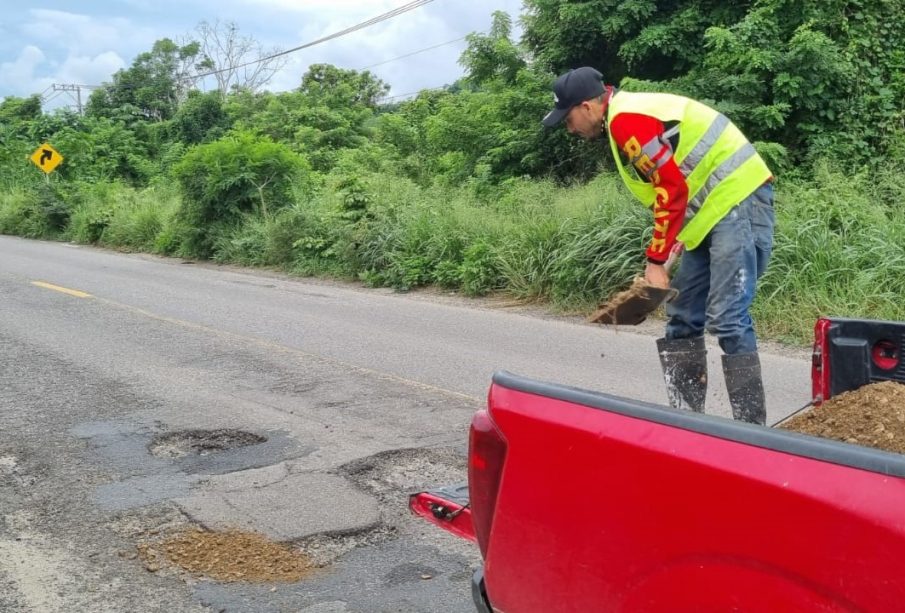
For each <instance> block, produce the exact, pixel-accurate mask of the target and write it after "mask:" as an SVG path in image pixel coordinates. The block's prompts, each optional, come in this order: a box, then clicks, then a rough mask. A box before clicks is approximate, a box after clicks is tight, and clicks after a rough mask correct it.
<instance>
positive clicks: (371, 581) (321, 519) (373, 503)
mask: <svg viewBox="0 0 905 613" xmlns="http://www.w3.org/2000/svg"><path fill="white" fill-rule="evenodd" d="M656 328H657V324H654V323H652V324H650V325H647V327H645V328H642V329H641V330H640V331H641V333H639V332H638V331H637V330H633V331H631V332H629V331H628V330H624V329H621V330H618V331H615V332H614V331H611V330H605V329H602V328H598V327H592V326H589V325H586V324H583V323H582V322H581V321H580V320H579V319H575V318H562V317H552V316H549V315H545V314H544V313H542V312H541V311H539V310H536V309H535V310H532V309H525V308H512V307H511V306H505V305H503V304H501V303H500V302H497V301H492V300H479V301H469V300H463V299H459V298H456V297H452V296H447V295H440V294H433V293H417V294H413V295H404V294H395V293H393V292H389V291H384V290H369V289H364V288H358V287H354V286H351V285H345V284H338V283H325V282H313V281H307V280H298V279H290V278H288V277H285V276H283V275H279V274H271V273H264V272H260V271H243V270H238V269H233V268H226V267H217V266H212V265H199V264H191V263H184V262H182V261H180V260H176V259H162V258H156V257H152V256H145V255H126V254H118V253H113V252H109V251H104V250H98V249H93V248H85V247H77V246H72V245H66V244H59V243H45V242H36V241H26V240H21V239H16V238H9V237H0V364H2V367H0V477H2V479H0V610H3V611H60V610H78V611H122V610H133V611H135V610H141V611H158V610H161V611H162V610H166V611H196V610H198V611H203V610H215V611H308V612H310V613H314V612H318V613H328V612H337V613H343V612H349V611H356V612H358V611H361V612H365V611H367V612H374V611H435V610H441V609H442V610H447V611H469V610H471V606H470V595H469V592H468V589H469V584H468V580H469V577H470V573H471V570H472V569H473V568H474V567H475V565H476V564H477V557H476V555H475V551H474V548H473V547H471V546H470V545H469V544H468V543H465V542H461V541H459V540H457V539H454V538H452V537H448V536H447V535H445V534H443V533H441V532H440V531H439V530H436V529H434V528H432V527H430V526H427V525H425V524H423V522H420V521H418V520H416V519H414V518H411V517H409V516H408V515H407V513H406V512H405V495H406V493H407V492H409V491H414V490H417V489H419V488H423V487H426V486H429V485H434V484H442V483H448V482H452V481H456V480H461V479H462V478H463V476H464V472H463V466H464V461H463V453H464V445H465V442H466V433H467V424H468V421H469V419H470V416H471V414H472V413H473V411H474V410H475V409H476V408H478V407H479V406H480V405H481V403H482V399H483V397H484V395H485V393H486V390H487V386H488V384H489V381H490V377H491V374H492V373H493V372H494V371H495V370H497V369H506V370H509V371H512V372H515V373H518V374H522V375H528V376H533V377H537V378H541V379H544V380H548V381H556V382H560V383H565V384H568V385H575V386H579V387H584V388H588V389H593V390H600V391H605V392H608V393H613V394H617V395H622V396H628V397H633V398H638V399H642V400H647V401H652V402H661V403H662V402H665V393H664V392H663V389H662V388H663V386H662V382H661V379H660V372H659V366H658V362H657V356H656V351H655V348H654V342H653V336H652V334H655V333H656V332H657V331H658V330H657V329H656ZM718 354H719V352H718V350H717V351H712V352H711V359H712V360H713V361H712V363H711V373H712V378H711V381H712V385H711V395H710V398H709V400H708V402H709V408H708V411H709V412H712V413H716V414H723V415H726V414H728V408H727V403H726V401H725V393H724V392H723V391H722V381H721V378H720V376H719V372H718V371H719V368H718V364H719V356H718ZM763 364H764V370H765V380H766V385H767V389H768V404H769V413H770V419H772V420H776V419H779V418H780V417H782V416H783V415H785V414H787V413H789V412H791V411H792V410H794V409H797V408H798V407H800V406H801V405H802V404H804V403H805V402H806V401H807V399H808V392H809V390H808V387H809V371H808V368H809V366H808V362H807V360H806V359H805V355H804V352H801V351H797V352H796V351H783V352H782V355H779V354H776V355H774V354H770V353H765V354H764V355H763ZM198 431H201V433H200V434H199V432H198ZM212 431H217V432H221V433H222V432H228V433H240V434H241V433H250V434H251V435H255V436H257V437H258V439H257V440H260V441H263V442H261V443H259V444H255V445H249V446H244V447H242V446H239V445H238V444H237V445H236V446H234V447H232V448H226V449H223V450H220V451H218V452H216V453H208V454H202V455H198V454H193V453H187V454H180V453H178V452H179V446H178V444H177V445H176V446H175V447H173V448H171V447H172V441H173V440H176V441H177V442H178V440H180V439H179V437H187V438H186V439H185V440H191V437H192V436H204V433H205V432H207V433H210V432H212ZM172 437H176V438H175V439H174V438H172ZM162 442H164V443H166V444H163V443H162ZM167 445H170V447H167ZM161 449H163V450H164V451H163V452H161V451H160V450H161ZM174 449H175V451H174ZM199 524H200V525H202V526H207V527H212V528H216V527H221V526H236V527H242V528H249V529H253V530H256V531H259V532H262V533H264V534H267V535H269V536H271V537H272V538H273V539H274V540H279V541H291V542H294V543H296V544H298V545H299V546H300V547H301V548H302V549H303V550H306V551H308V552H310V554H311V555H312V556H313V557H314V558H315V560H316V561H317V562H318V563H319V564H320V565H321V567H322V568H321V569H320V570H319V572H317V573H316V574H314V575H313V576H312V577H310V578H309V579H306V580H304V581H301V582H299V583H295V584H273V585H270V584H264V585H250V584H241V583H240V584H222V583H217V582H212V581H208V580H205V579H203V578H197V577H190V576H187V575H186V574H185V573H182V572H180V571H178V570H177V569H173V568H162V569H154V570H153V571H152V570H148V568H147V564H145V563H143V561H142V560H141V559H140V558H136V556H135V551H136V546H137V545H138V544H141V543H153V542H154V541H155V540H159V539H160V538H162V537H163V536H165V535H167V534H171V533H174V532H176V531H178V530H180V529H182V528H185V527H187V526H192V525H199Z"/></svg>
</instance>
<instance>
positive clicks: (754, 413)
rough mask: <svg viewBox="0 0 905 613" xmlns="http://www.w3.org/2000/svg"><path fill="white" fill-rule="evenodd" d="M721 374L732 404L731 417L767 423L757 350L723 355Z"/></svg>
mask: <svg viewBox="0 0 905 613" xmlns="http://www.w3.org/2000/svg"><path fill="white" fill-rule="evenodd" d="M723 375H724V376H725V377H726V391H727V392H729V404H730V405H732V417H733V418H735V419H737V420H738V421H746V422H749V423H752V424H760V425H761V426H763V425H765V424H766V423H767V405H766V400H765V399H764V382H763V378H762V377H761V372H760V357H759V356H758V355H757V352H756V351H755V352H754V353H739V354H736V355H724V356H723Z"/></svg>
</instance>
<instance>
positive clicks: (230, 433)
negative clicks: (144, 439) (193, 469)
mask: <svg viewBox="0 0 905 613" xmlns="http://www.w3.org/2000/svg"><path fill="white" fill-rule="evenodd" d="M265 441H267V438H266V437H263V436H261V435H260V434H254V433H253V432H245V431H244V430H230V429H221V430H183V431H180V432H168V433H166V434H160V435H158V436H155V437H154V440H152V441H151V444H150V445H148V451H150V452H151V455H153V456H156V457H159V458H182V457H185V456H190V455H196V456H203V455H207V454H209V453H216V452H218V451H226V450H227V449H237V448H239V447H248V446H249V445H257V444H259V443H263V442H265Z"/></svg>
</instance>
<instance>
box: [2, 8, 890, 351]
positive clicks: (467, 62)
mask: <svg viewBox="0 0 905 613" xmlns="http://www.w3.org/2000/svg"><path fill="white" fill-rule="evenodd" d="M522 19H523V23H524V26H525V28H524V36H523V40H522V41H520V42H518V41H514V40H513V39H512V35H511V32H512V23H511V21H510V18H509V17H508V16H507V15H504V14H500V13H498V14H496V15H494V19H493V26H492V28H491V29H490V30H489V31H488V32H487V33H481V34H478V33H476V34H472V35H471V36H469V37H468V48H467V50H466V51H465V53H464V54H463V56H462V59H461V62H462V65H463V66H464V67H465V72H466V74H465V76H464V77H463V78H462V79H461V80H460V81H458V82H457V83H455V84H452V85H450V86H449V87H447V88H445V89H444V90H443V91H425V92H422V93H421V94H420V95H419V96H417V97H416V98H414V99H412V100H409V101H405V102H402V103H397V104H392V105H384V104H381V98H382V96H385V95H386V93H387V91H388V86H387V84H385V83H383V82H382V81H380V80H379V79H377V78H376V77H374V75H372V74H370V73H368V72H357V71H352V70H345V69H340V68H337V67H334V66H329V65H315V66H312V67H311V68H310V69H309V71H308V72H307V73H306V74H305V75H303V76H302V77H301V78H300V81H299V86H298V88H296V89H295V90H293V91H288V92H283V93H271V92H267V91H258V89H257V86H258V85H260V83H258V84H255V87H254V88H252V87H249V86H242V85H241V84H239V85H234V86H230V87H229V88H225V87H224V88H221V89H219V90H217V91H213V92H208V93H202V92H199V91H197V90H194V89H192V87H191V86H190V84H191V83H192V77H193V75H195V74H198V73H199V72H203V71H204V70H206V69H209V68H210V66H211V65H212V64H211V62H212V60H211V58H209V57H207V56H205V55H204V53H203V51H202V48H203V45H200V44H198V43H188V44H186V45H184V46H181V47H180V46H178V45H176V44H175V43H173V42H172V41H170V40H168V39H164V40H161V41H158V42H157V43H155V45H154V46H153V48H152V49H151V51H149V52H147V53H143V54H141V55H139V56H138V57H137V58H136V59H135V61H134V62H133V64H132V66H131V67H129V68H127V69H124V70H122V71H120V72H118V73H117V74H116V75H114V77H113V79H112V81H111V82H110V83H109V84H106V85H105V86H104V87H102V88H100V89H98V90H96V91H95V92H94V93H93V94H92V96H91V99H90V101H89V103H88V106H87V112H86V114H85V115H84V116H79V115H77V114H74V113H72V112H67V111H61V112H56V113H50V114H45V113H42V111H41V108H40V100H39V99H38V98H37V97H34V96H33V97H30V98H15V97H8V98H6V99H5V100H3V101H2V102H0V232H2V233H7V234H17V235H21V236H26V237H33V238H51V239H60V240H70V241H77V242H81V243H91V244H99V245H104V246H109V247H114V248H118V249H129V250H141V251H148V252H154V253H160V254H167V255H170V254H171V255H179V256H182V257H194V258H209V259H212V260H215V261H218V262H233V263H239V264H244V265H249V266H272V267H278V268H281V269H283V270H287V271H290V272H293V273H296V274H302V275H329V276H335V277H339V278H347V279H358V280H361V281H363V282H365V283H368V284H372V285H381V286H389V287H394V288H397V289H399V290H408V289H411V288H415V287H419V286H425V285H436V286H440V287H444V288H450V289H455V290H458V291H461V292H463V293H465V294H467V295H481V294H485V293H487V292H492V291H504V292H507V293H509V294H511V295H513V296H515V297H517V298H520V299H525V300H537V301H545V302H549V303H551V304H552V305H554V306H555V307H556V308H559V309H562V310H566V311H572V312H582V311H586V310H588V309H590V308H591V307H592V306H593V305H594V304H595V302H596V301H597V300H599V299H600V298H601V297H603V296H605V295H607V294H609V293H610V292H612V291H615V290H617V289H621V288H623V287H624V286H625V285H626V284H627V283H628V282H629V281H630V280H631V278H632V277H633V276H634V275H635V274H637V273H638V272H639V271H640V270H642V268H643V250H644V246H645V244H646V242H647V241H648V240H649V237H650V231H651V227H652V223H651V220H650V213H649V211H647V210H646V209H644V208H643V207H641V206H639V205H638V204H636V202H635V201H633V200H632V199H631V198H630V197H629V195H628V194H627V193H626V191H625V190H624V189H623V187H622V185H621V182H620V181H619V179H618V177H616V176H615V175H614V174H613V173H612V162H611V161H610V159H609V155H610V154H609V151H608V147H607V146H606V145H605V144H601V143H584V142H581V141H578V140H576V139H573V138H571V137H569V136H568V135H567V134H566V133H565V131H564V130H553V131H545V130H543V129H542V128H541V127H540V118H541V117H542V116H543V114H544V113H545V112H546V111H547V110H548V107H549V105H550V97H551V96H550V84H551V82H552V80H553V78H554V76H555V75H556V74H557V73H559V72H562V71H563V70H564V69H566V68H568V67H571V66H575V65H580V64H591V65H596V66H598V67H600V68H601V69H602V70H603V72H604V73H605V74H606V76H607V77H608V79H609V80H610V81H611V82H616V83H621V84H622V85H623V86H624V87H626V88H631V89H636V90H637V89H650V90H657V91H673V92H678V93H683V94H687V95H692V96H695V97H698V98H701V99H704V100H707V101H710V102H711V103H712V104H714V105H715V106H717V107H718V108H720V109H722V110H724V111H725V112H726V113H728V114H729V115H730V116H731V117H732V118H733V119H735V120H736V121H737V123H739V124H740V125H741V126H742V127H743V129H744V130H745V131H746V132H747V133H748V134H749V136H750V137H751V138H752V139H754V140H756V141H758V142H757V146H758V149H759V150H760V151H761V152H762V153H763V155H764V156H765V158H767V159H768V160H769V161H770V164H771V166H772V168H773V169H774V171H775V172H776V173H777V176H778V181H777V189H776V194H777V203H776V209H777V235H776V244H775V252H774V256H773V260H772V262H771V265H770V268H769V269H768V271H767V274H766V275H765V277H764V278H763V281H762V285H761V290H760V294H759V297H758V300H757V303H756V305H755V315H756V318H757V321H758V326H759V328H760V330H761V332H762V333H763V334H764V335H765V336H768V337H773V338H781V339H787V340H796V341H802V340H806V339H807V338H808V337H809V334H810V327H811V326H812V324H813V321H814V318H815V317H817V316H819V315H830V314H832V315H844V316H849V317H874V318H887V319H905V300H902V296H905V244H903V242H902V240H901V237H902V236H905V212H903V210H902V207H901V206H900V204H899V200H900V194H902V193H903V192H905V113H903V109H902V105H901V104H900V102H899V101H901V100H902V99H903V98H905V51H903V49H905V40H903V37H905V34H903V32H905V30H903V29H902V28H901V27H895V25H894V24H901V23H902V22H903V21H905V8H903V6H902V5H901V4H900V3H898V2H894V1H892V0H859V1H848V2H841V1H830V2H822V3H818V2H804V3H801V2H797V3H791V2H788V1H786V0H762V1H756V2H750V1H749V2H740V3H729V4H727V3H725V2H722V3H721V2H714V1H709V0H706V1H696V2H665V3H664V2H659V3H655V2H653V0H631V1H628V2H626V1H619V2H616V1H615V0H585V1H569V2H566V1H564V0H526V1H525V14H524V15H523V16H522ZM231 32H232V33H233V34H235V32H234V31H231ZM218 65H219V64H218ZM44 141H49V142H51V143H53V145H54V146H55V147H56V148H57V149H58V150H59V151H60V152H61V153H63V155H64V156H65V158H66V161H65V163H64V164H63V165H61V166H60V167H59V168H58V169H57V171H56V172H54V173H53V174H52V175H51V176H50V178H49V181H47V180H45V177H43V175H42V173H41V172H40V171H38V170H37V169H35V168H34V167H33V166H31V164H30V163H28V162H27V156H28V155H29V154H30V153H31V152H32V151H33V150H34V148H35V147H36V146H37V145H38V144H40V143H41V142H44Z"/></svg>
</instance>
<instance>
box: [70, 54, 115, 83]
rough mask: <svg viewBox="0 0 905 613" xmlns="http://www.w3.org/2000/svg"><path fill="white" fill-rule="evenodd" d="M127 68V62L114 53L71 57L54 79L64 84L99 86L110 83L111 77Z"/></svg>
mask: <svg viewBox="0 0 905 613" xmlns="http://www.w3.org/2000/svg"><path fill="white" fill-rule="evenodd" d="M125 66H126V62H125V61H124V60H123V58H121V57H120V56H119V55H118V54H117V53H116V52H114V51H105V52H104V53H101V54H99V55H96V56H94V57H91V56H87V55H70V56H69V57H67V58H66V60H65V61H64V62H63V63H62V65H61V66H60V67H59V69H58V70H57V72H56V76H55V77H54V78H55V79H56V80H57V81H60V82H63V83H80V84H87V85H97V84H100V83H101V82H102V81H109V80H110V75H112V74H113V73H114V72H116V71H117V70H119V69H120V68H125Z"/></svg>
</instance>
